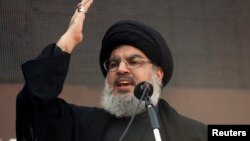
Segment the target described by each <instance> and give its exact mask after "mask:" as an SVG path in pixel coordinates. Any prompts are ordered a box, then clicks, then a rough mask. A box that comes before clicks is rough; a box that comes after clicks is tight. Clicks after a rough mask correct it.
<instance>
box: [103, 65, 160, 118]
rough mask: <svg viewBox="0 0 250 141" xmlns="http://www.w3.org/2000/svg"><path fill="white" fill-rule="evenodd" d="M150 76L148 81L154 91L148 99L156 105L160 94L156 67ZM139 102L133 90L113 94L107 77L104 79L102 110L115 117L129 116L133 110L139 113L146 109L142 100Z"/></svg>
mask: <svg viewBox="0 0 250 141" xmlns="http://www.w3.org/2000/svg"><path fill="white" fill-rule="evenodd" d="M151 76H152V77H151V78H152V80H151V81H149V82H150V83H151V84H152V85H153V88H154V92H153V94H152V96H151V97H150V100H151V102H152V104H153V105H154V106H156V105H157V103H158V101H159V98H160V95H161V86H162V83H161V81H160V80H159V79H158V77H157V75H156V69H153V71H152V74H151ZM139 104H140V100H138V99H137V98H136V97H135V96H134V92H131V93H122V94H119V95H118V96H117V95H114V94H113V89H112V88H110V87H109V85H108V83H107V79H106V80H105V87H104V90H103V96H102V99H101V105H102V107H103V108H104V110H106V111H108V112H109V113H110V114H112V115H115V116H116V117H131V116H132V115H133V114H134V113H135V112H136V114H139V113H142V112H143V111H145V110H146V109H145V102H144V101H142V102H141V104H140V105H139ZM138 105H139V107H138ZM137 107H138V109H137ZM136 109H137V111H136Z"/></svg>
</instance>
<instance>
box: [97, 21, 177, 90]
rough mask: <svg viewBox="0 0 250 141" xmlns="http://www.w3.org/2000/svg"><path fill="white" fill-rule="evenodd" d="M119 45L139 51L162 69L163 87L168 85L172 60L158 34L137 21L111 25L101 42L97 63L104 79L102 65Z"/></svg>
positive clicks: (104, 73) (104, 71)
mask: <svg viewBox="0 0 250 141" xmlns="http://www.w3.org/2000/svg"><path fill="white" fill-rule="evenodd" d="M119 45H132V46H134V47H136V48H137V49H139V50H141V51H142V52H143V53H144V54H145V55H146V56H147V57H148V58H149V59H150V60H151V61H152V62H154V63H155V64H156V65H158V66H159V67H161V68H162V69H163V72H164V77H163V80H162V83H163V86H165V85H166V84H167V83H168V81H169V80H170V78H171V76H172V73H173V58H172V54H171V52H170V50H169V48H168V46H167V44H166V42H165V40H164V39H163V37H162V36H161V35H160V33H159V32H157V31H156V30H154V29H153V28H151V27H149V26H147V25H145V24H142V23H139V22H137V21H130V20H124V21H119V22H117V23H115V24H114V25H112V26H111V27H110V28H109V29H108V31H107V32H106V34H105V36H104V38H103V40H102V48H101V51H100V58H99V61H100V66H101V70H102V73H103V75H104V77H106V75H107V71H106V70H105V68H104V66H103V63H104V61H106V60H107V59H109V57H110V54H111V52H112V51H113V50H114V49H115V48H116V47H117V46H119Z"/></svg>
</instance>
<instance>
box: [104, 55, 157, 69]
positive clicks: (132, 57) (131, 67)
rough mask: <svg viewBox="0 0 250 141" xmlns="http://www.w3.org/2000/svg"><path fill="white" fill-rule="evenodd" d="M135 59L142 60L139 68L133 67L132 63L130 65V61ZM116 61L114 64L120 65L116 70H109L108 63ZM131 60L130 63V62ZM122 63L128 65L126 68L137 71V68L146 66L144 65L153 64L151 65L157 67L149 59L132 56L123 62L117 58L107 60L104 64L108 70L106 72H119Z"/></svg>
mask: <svg viewBox="0 0 250 141" xmlns="http://www.w3.org/2000/svg"><path fill="white" fill-rule="evenodd" d="M134 58H138V59H140V61H141V62H140V63H139V64H138V65H137V66H133V65H131V63H129V62H130V61H132V59H134ZM112 60H113V61H114V62H117V63H118V65H117V66H116V68H115V69H113V70H112V69H111V70H110V69H108V64H107V62H108V61H112ZM129 60H130V61H129ZM121 62H124V63H125V65H126V67H128V68H129V69H135V68H138V67H139V66H141V65H142V64H144V63H151V64H153V65H155V64H154V63H153V62H152V61H150V60H148V59H145V58H143V57H142V56H140V55H131V56H128V57H126V59H125V60H124V61H122V60H121V59H120V58H119V59H115V58H111V59H107V60H106V61H104V62H103V66H104V69H105V70H106V71H108V72H114V71H117V70H118V68H119V67H120V64H121Z"/></svg>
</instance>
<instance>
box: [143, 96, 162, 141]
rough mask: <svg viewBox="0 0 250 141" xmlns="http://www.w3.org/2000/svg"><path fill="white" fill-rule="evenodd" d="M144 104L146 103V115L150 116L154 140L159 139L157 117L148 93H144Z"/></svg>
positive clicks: (159, 140)
mask: <svg viewBox="0 0 250 141" xmlns="http://www.w3.org/2000/svg"><path fill="white" fill-rule="evenodd" d="M145 104H146V108H147V109H148V115H149V118H150V122H151V127H152V129H153V133H154V136H155V141H161V134H160V130H159V129H160V125H159V122H158V118H157V116H156V113H155V110H154V107H153V104H152V102H151V100H150V98H149V96H148V94H146V95H145Z"/></svg>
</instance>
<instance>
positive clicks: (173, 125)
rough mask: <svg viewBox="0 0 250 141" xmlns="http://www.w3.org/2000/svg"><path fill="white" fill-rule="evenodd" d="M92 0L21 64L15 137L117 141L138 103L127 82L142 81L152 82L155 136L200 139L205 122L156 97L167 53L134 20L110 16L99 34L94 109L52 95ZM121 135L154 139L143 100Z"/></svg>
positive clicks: (165, 75)
mask: <svg viewBox="0 0 250 141" xmlns="http://www.w3.org/2000/svg"><path fill="white" fill-rule="evenodd" d="M92 2H93V0H88V1H85V0H83V1H82V2H81V3H80V4H78V6H77V10H76V11H75V13H74V15H73V17H72V19H71V22H70V25H69V28H68V30H67V31H66V32H65V33H64V34H63V35H62V36H61V38H60V39H59V40H58V42H57V43H56V44H51V45H49V46H47V47H46V48H45V49H44V50H43V52H42V53H41V54H40V55H39V56H38V58H36V59H35V60H31V61H28V62H26V63H25V64H23V65H22V70H23V74H24V78H25V85H24V88H23V89H22V91H21V92H20V93H19V95H18V97H17V104H16V105H17V107H16V108H17V119H16V132H17V140H20V141H24V140H29V141H30V140H31V141H52V140H53V141H90V140H91V141H117V140H119V139H121V136H122V135H123V133H124V130H125V129H126V127H127V125H128V123H129V121H130V118H131V116H132V115H133V114H134V112H135V109H137V107H138V105H139V103H140V102H139V100H138V99H137V98H135V96H134V88H135V86H136V85H137V84H139V83H140V82H142V81H147V82H150V83H151V84H152V85H153V88H154V92H153V95H152V96H151V98H150V99H151V101H152V103H153V105H154V106H155V110H156V114H157V116H158V119H159V124H160V135H161V138H162V140H164V141H194V140H195V141H203V140H207V133H206V132H207V128H206V125H204V124H202V123H200V122H198V121H195V120H192V119H189V118H187V117H184V116H181V115H179V114H178V113H177V112H176V111H175V110H174V109H173V108H172V107H171V106H169V105H168V104H167V102H166V101H164V100H159V97H160V94H161V89H162V88H163V87H164V86H165V85H166V84H167V83H168V81H169V80H170V78H171V76H172V71H173V61H172V56H171V53H170V50H169V49H168V47H167V45H166V43H165V41H164V39H163V38H162V36H161V35H160V34H159V33H158V32H157V31H155V30H154V29H152V28H150V27H148V26H147V25H144V24H142V23H139V22H136V21H120V22H117V23H115V24H114V25H113V26H111V27H110V28H109V30H108V31H107V33H106V34H105V36H104V38H103V41H102V48H101V52H100V58H99V59H100V66H101V70H102V73H103V75H104V76H105V78H106V80H105V88H104V91H103V97H102V106H103V108H102V109H101V108H93V107H83V106H76V105H73V104H68V103H66V102H65V101H64V100H62V99H60V98H58V95H59V94H60V92H61V91H62V88H63V83H64V80H65V78H66V75H67V71H68V66H69V59H70V54H71V52H72V51H73V49H74V48H75V47H76V46H77V44H79V43H80V42H81V41H82V39H83V35H82V28H83V23H84V21H85V17H86V12H87V10H88V9H89V7H90V6H91V4H92ZM123 140H124V141H153V140H154V134H153V132H152V129H151V125H150V121H149V118H148V115H147V112H146V109H145V103H142V104H140V106H139V108H138V110H137V111H136V117H135V118H134V121H133V123H132V125H131V127H130V128H129V130H128V131H127V133H126V134H125V135H124V138H123Z"/></svg>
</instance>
